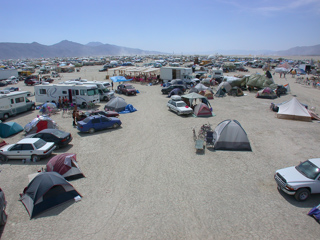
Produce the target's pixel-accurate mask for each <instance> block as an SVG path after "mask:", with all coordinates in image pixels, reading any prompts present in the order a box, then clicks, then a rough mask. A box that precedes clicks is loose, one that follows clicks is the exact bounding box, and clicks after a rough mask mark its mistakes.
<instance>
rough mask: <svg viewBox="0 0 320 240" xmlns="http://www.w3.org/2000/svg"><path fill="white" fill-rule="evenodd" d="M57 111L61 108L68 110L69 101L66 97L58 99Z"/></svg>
mask: <svg viewBox="0 0 320 240" xmlns="http://www.w3.org/2000/svg"><path fill="white" fill-rule="evenodd" d="M57 107H58V108H59V109H61V108H68V107H69V99H68V98H67V97H62V98H61V97H60V96H59V99H58V106H57Z"/></svg>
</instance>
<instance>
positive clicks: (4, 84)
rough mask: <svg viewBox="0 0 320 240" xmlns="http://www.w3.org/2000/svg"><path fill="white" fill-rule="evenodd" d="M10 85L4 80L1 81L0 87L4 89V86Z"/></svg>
mask: <svg viewBox="0 0 320 240" xmlns="http://www.w3.org/2000/svg"><path fill="white" fill-rule="evenodd" d="M7 85H8V83H7V82H6V81H4V80H2V81H0V87H4V86H7Z"/></svg>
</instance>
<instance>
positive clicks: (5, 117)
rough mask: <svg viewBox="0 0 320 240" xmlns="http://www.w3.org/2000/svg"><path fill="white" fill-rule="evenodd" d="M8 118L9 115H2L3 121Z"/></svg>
mask: <svg viewBox="0 0 320 240" xmlns="http://www.w3.org/2000/svg"><path fill="white" fill-rule="evenodd" d="M8 118H9V113H5V114H4V115H3V120H4V121H5V120H7V119H8Z"/></svg>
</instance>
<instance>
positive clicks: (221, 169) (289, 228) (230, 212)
mask: <svg viewBox="0 0 320 240" xmlns="http://www.w3.org/2000/svg"><path fill="white" fill-rule="evenodd" d="M99 68H100V67H99V66H95V67H83V68H82V70H81V72H79V73H70V74H63V80H68V79H71V78H75V77H81V78H86V79H88V80H93V79H97V80H103V78H104V76H105V75H106V73H99V72H98V69H99ZM250 71H251V73H254V72H256V71H260V72H261V69H250ZM249 74H250V73H249ZM226 75H229V76H232V75H233V74H232V73H229V74H226ZM274 80H275V82H276V83H278V84H286V83H290V87H291V93H290V94H288V95H287V96H282V97H281V98H278V99H275V100H268V99H257V98H255V93H250V92H248V91H245V93H246V94H247V96H243V97H231V96H227V97H224V98H215V99H214V100H210V103H211V105H212V107H213V112H214V113H215V114H216V116H215V117H211V118H195V117H192V116H190V117H184V116H181V117H180V116H178V115H176V114H174V113H172V112H170V111H168V110H167V107H166V103H167V101H168V98H166V96H165V95H162V94H161V92H160V88H161V87H160V85H155V86H146V85H140V84H134V86H135V87H136V89H138V90H139V91H140V93H139V94H138V95H137V96H122V97H123V98H124V99H125V100H126V101H127V103H130V104H132V105H133V106H134V107H135V108H136V109H137V110H138V111H137V112H134V113H131V114H124V115H120V119H121V121H122V127H121V128H119V129H116V130H106V131H101V132H96V133H94V134H80V133H78V131H77V129H75V128H73V127H72V119H71V118H62V117H61V114H56V115H53V116H52V119H54V120H55V121H56V122H57V123H58V124H59V126H60V128H61V129H62V130H65V131H68V132H71V133H72V135H73V138H74V139H73V141H72V142H71V145H70V147H67V148H62V149H59V150H58V151H56V152H55V154H59V153H63V152H72V153H77V159H78V162H79V165H80V167H81V169H82V171H83V172H84V174H85V175H86V178H82V179H78V180H75V181H72V182H71V183H72V185H73V186H74V187H75V189H76V190H77V191H78V192H79V193H81V194H82V196H83V198H82V200H81V201H79V202H70V203H67V204H64V205H62V206H59V207H57V208H54V209H52V210H50V211H47V212H45V213H43V214H41V215H39V216H38V217H36V218H35V219H32V220H29V215H28V213H27V211H26V209H25V207H24V206H23V204H22V203H21V202H20V201H18V199H19V193H21V192H22V191H23V189H24V188H25V187H26V186H27V184H28V175H29V174H32V173H35V172H37V170H39V169H41V168H42V167H45V165H46V163H47V161H48V160H49V159H43V160H41V161H39V162H37V163H29V164H28V163H26V164H23V163H22V162H21V161H10V162H8V163H7V164H2V165H0V170H1V172H0V183H1V188H2V189H3V190H4V192H5V194H6V198H7V201H8V205H7V213H8V222H7V224H6V226H5V228H4V230H3V233H2V235H1V239H4V240H8V239H88V240H89V239H90V240H93V239H192V240H194V239H279V238H281V239H318V238H319V235H320V228H319V224H318V223H317V222H316V221H315V220H314V219H312V218H311V217H309V216H307V213H308V211H309V210H310V209H311V208H312V207H314V206H316V205H318V204H319V203H320V196H319V195H313V196H312V197H311V199H310V200H308V201H306V202H297V201H295V200H294V198H293V197H291V196H287V195H286V194H283V193H281V192H278V190H277V187H276V182H275V181H274V179H273V175H274V173H275V171H276V170H277V169H279V168H283V167H288V166H292V165H296V164H297V163H299V162H300V161H303V160H306V159H308V158H314V157H320V148H319V142H320V123H318V122H316V121H313V122H302V121H292V120H282V119H277V118H276V115H275V113H274V112H272V111H270V110H269V106H270V103H271V102H275V103H281V102H283V101H286V100H290V99H291V98H292V95H296V96H297V97H298V100H299V101H300V102H302V103H305V104H307V105H309V107H312V106H313V107H316V112H317V113H319V111H320V101H319V100H320V97H319V96H320V95H319V94H320V90H318V89H314V88H312V87H311V86H306V85H301V84H298V83H295V79H294V78H291V76H288V77H287V79H283V78H282V79H280V78H279V75H275V76H274ZM55 82H58V81H57V80H55ZM19 85H20V86H21V88H22V89H23V90H30V91H32V92H33V87H27V86H25V85H24V84H23V83H19ZM104 105H105V103H104V102H102V103H101V105H100V109H102V107H103V106H104ZM37 114H38V111H34V112H28V113H25V114H22V115H18V116H16V117H13V118H10V121H16V122H18V123H19V124H21V125H22V126H25V124H27V123H28V122H29V121H31V120H32V119H33V118H34V117H36V115H37ZM226 119H236V120H238V121H239V122H240V123H241V125H242V127H243V128H244V129H245V131H246V132H247V134H248V138H249V140H250V143H251V147H252V150H253V151H252V152H230V151H210V150H208V149H206V150H205V153H204V154H196V153H195V147H194V142H193V138H192V128H193V127H196V128H197V129H199V127H200V126H201V125H202V124H204V123H210V124H212V127H213V128H214V127H216V126H217V124H219V123H220V122H221V121H223V120H226ZM21 138H23V133H19V134H18V135H16V136H13V137H10V138H7V139H6V141H7V142H9V143H15V142H16V141H18V140H20V139H21Z"/></svg>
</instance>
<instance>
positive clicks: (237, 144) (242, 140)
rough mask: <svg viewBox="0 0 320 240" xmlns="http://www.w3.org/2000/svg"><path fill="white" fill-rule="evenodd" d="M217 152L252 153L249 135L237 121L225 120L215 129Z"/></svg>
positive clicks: (215, 147)
mask: <svg viewBox="0 0 320 240" xmlns="http://www.w3.org/2000/svg"><path fill="white" fill-rule="evenodd" d="M213 137H214V149H215V150H233V151H252V150H251V146H250V142H249V139H248V137H247V133H246V132H245V131H244V129H243V128H242V127H241V125H240V123H239V122H238V121H237V120H230V119H228V120H224V121H223V122H221V123H219V124H218V126H217V127H216V128H215V130H214V133H213Z"/></svg>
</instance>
